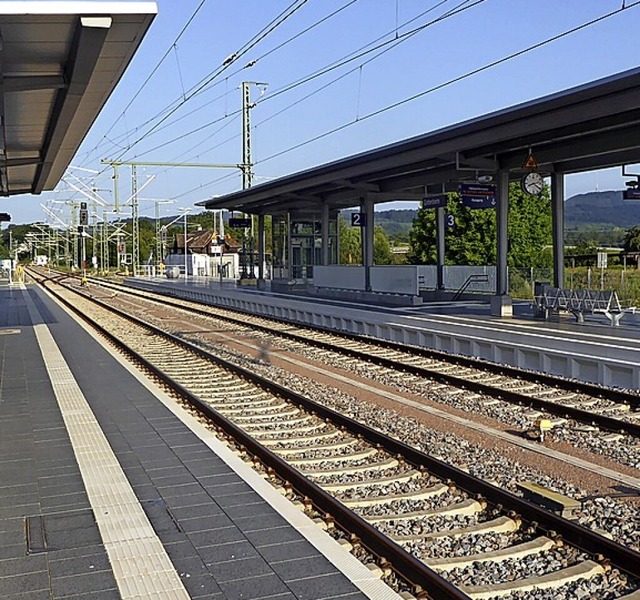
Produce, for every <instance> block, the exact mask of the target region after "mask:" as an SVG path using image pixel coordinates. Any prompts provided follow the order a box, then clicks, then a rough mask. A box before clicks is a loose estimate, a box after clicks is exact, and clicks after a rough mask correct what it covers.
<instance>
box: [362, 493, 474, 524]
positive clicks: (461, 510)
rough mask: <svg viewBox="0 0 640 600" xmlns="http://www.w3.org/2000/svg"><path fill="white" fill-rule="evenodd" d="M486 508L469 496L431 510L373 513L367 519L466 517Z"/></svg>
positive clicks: (370, 520) (391, 520)
mask: <svg viewBox="0 0 640 600" xmlns="http://www.w3.org/2000/svg"><path fill="white" fill-rule="evenodd" d="M485 508H486V504H484V503H481V502H478V501H477V500H474V499H473V498H467V499H466V500H463V501H462V502H455V503H453V504H448V505H447V506H442V507H440V508H433V509H431V510H417V511H413V512H407V513H401V514H396V515H371V516H367V517H366V518H367V521H369V522H371V523H382V522H384V521H389V522H396V521H413V520H416V519H429V518H431V517H449V516H456V517H465V516H469V515H475V514H478V513H479V512H482V511H483V510H484V509H485Z"/></svg>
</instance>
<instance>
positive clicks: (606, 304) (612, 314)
mask: <svg viewBox="0 0 640 600" xmlns="http://www.w3.org/2000/svg"><path fill="white" fill-rule="evenodd" d="M535 304H536V309H537V310H536V313H537V314H538V315H539V316H541V317H542V318H545V319H548V318H549V315H550V314H551V313H559V312H561V311H562V312H570V313H571V314H572V315H573V316H574V317H575V318H576V321H577V322H578V323H584V315H585V314H586V313H589V314H603V315H604V316H605V317H607V318H608V319H609V322H610V323H611V326H612V327H617V326H619V325H620V319H622V317H623V316H624V315H625V314H627V313H635V312H636V307H635V306H629V307H626V308H623V307H622V305H621V303H620V299H619V298H618V294H617V293H616V292H614V291H613V290H567V289H563V288H556V287H545V288H544V289H543V290H542V293H541V294H540V295H538V296H536V297H535Z"/></svg>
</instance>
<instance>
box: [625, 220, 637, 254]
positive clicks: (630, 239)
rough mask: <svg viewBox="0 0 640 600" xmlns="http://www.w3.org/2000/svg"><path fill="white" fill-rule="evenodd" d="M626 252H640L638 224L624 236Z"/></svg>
mask: <svg viewBox="0 0 640 600" xmlns="http://www.w3.org/2000/svg"><path fill="white" fill-rule="evenodd" d="M624 251H625V252H640V225H636V226H635V227H633V228H632V229H630V230H629V231H627V234H626V235H625V236H624Z"/></svg>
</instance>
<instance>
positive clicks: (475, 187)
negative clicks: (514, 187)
mask: <svg viewBox="0 0 640 600" xmlns="http://www.w3.org/2000/svg"><path fill="white" fill-rule="evenodd" d="M458 191H459V193H460V200H461V202H462V205H463V206H466V207H467V208H495V206H496V204H497V201H498V200H497V193H496V186H495V185H492V184H483V183H461V184H460V187H459V188H458Z"/></svg>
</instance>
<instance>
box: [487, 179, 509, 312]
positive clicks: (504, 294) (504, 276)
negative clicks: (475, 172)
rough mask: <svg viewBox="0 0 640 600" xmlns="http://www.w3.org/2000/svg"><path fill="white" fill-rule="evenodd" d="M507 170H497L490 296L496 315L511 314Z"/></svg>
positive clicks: (492, 308)
mask: <svg viewBox="0 0 640 600" xmlns="http://www.w3.org/2000/svg"><path fill="white" fill-rule="evenodd" d="M508 224H509V171H508V170H506V169H505V170H502V171H498V207H497V214H496V225H497V233H498V240H497V241H498V248H497V259H496V295H495V296H494V297H493V298H491V314H492V315H495V316H498V317H511V316H513V306H512V304H511V296H509V279H508V277H509V272H508V269H507V252H508V249H509V236H508V234H507V227H508Z"/></svg>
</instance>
